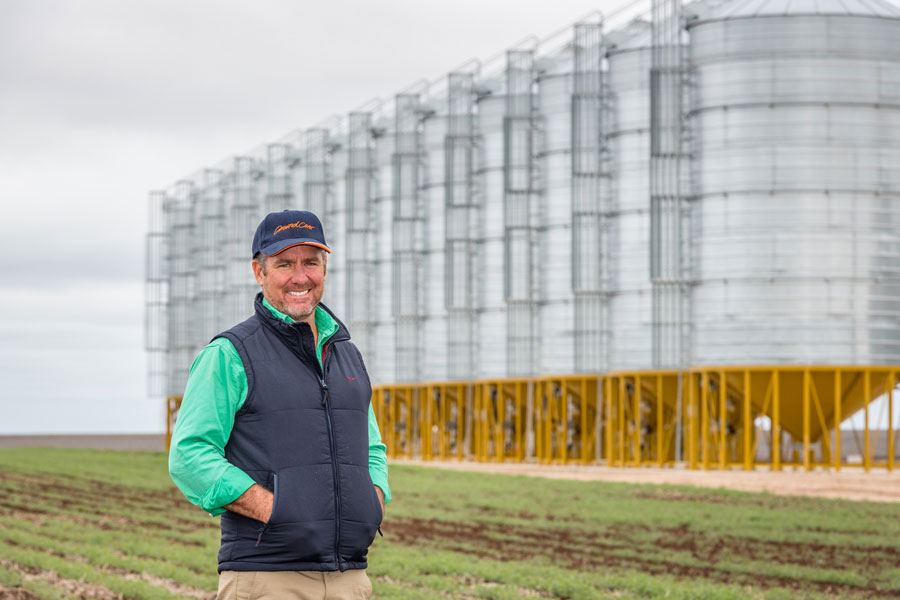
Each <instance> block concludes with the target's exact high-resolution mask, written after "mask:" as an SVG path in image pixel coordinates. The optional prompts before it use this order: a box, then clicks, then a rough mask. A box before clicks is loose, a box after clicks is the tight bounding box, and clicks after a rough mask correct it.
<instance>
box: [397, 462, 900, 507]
mask: <svg viewBox="0 0 900 600" xmlns="http://www.w3.org/2000/svg"><path fill="white" fill-rule="evenodd" d="M390 462H391V463H392V464H401V465H416V466H423V467H434V468H438V469H451V470H455V471H476V472H481V473H505V474H509V475H527V476H529V477H545V478H548V479H575V480H580V481H620V482H626V483H656V484H663V483H665V484H672V485H692V486H698V487H706V488H726V489H732V490H741V491H745V492H769V493H772V494H778V495H786V496H817V497H822V498H842V499H845V500H872V501H875V502H900V472H898V471H893V472H888V471H886V470H883V469H880V470H872V471H870V472H868V473H866V472H864V471H863V470H862V469H852V470H842V471H840V472H835V471H824V470H817V471H810V472H804V471H802V470H792V469H785V470H782V471H778V472H775V471H770V470H769V469H768V468H766V469H763V468H758V469H756V470H754V471H738V470H733V471H718V470H715V471H713V470H710V471H689V470H687V469H684V468H663V469H660V468H658V467H642V468H635V467H605V466H598V465H589V466H581V465H578V466H576V465H553V466H544V465H537V464H528V463H524V464H523V463H479V462H468V461H446V462H441V461H423V460H419V459H398V458H393V459H390Z"/></svg>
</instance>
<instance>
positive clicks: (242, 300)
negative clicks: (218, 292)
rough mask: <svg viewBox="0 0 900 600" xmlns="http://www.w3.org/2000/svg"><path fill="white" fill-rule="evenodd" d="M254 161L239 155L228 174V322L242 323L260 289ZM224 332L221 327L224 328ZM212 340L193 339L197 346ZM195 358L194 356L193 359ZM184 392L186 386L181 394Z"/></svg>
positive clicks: (225, 183) (226, 283)
mask: <svg viewBox="0 0 900 600" xmlns="http://www.w3.org/2000/svg"><path fill="white" fill-rule="evenodd" d="M253 178H254V161H253V159H252V158H250V157H248V156H239V157H235V159H234V160H233V161H232V163H231V171H230V172H229V173H228V174H227V175H226V176H225V181H224V185H225V214H226V223H227V225H226V232H225V235H226V242H225V256H226V261H227V262H226V264H225V314H224V315H223V320H227V321H226V322H228V323H240V322H241V321H243V320H244V319H246V318H247V317H249V316H250V315H251V314H252V313H253V297H254V296H255V295H256V292H257V291H258V290H259V286H258V285H257V283H256V279H255V278H254V277H253V271H252V270H251V269H250V265H249V264H248V263H249V262H250V258H251V257H250V242H251V241H252V240H253V234H254V233H256V226H257V225H259V221H260V220H261V219H262V217H263V215H262V212H261V208H260V204H259V198H258V196H257V190H256V186H255V184H254V179H253ZM220 331H221V330H220ZM208 341H209V340H200V339H195V340H193V342H194V344H196V345H197V349H198V350H199V348H200V347H202V346H203V344H205V343H206V342H208ZM191 360H193V358H192V359H191ZM181 391H184V387H183V386H182V388H181V390H180V391H179V392H178V393H181Z"/></svg>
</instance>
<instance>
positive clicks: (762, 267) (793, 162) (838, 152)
mask: <svg viewBox="0 0 900 600" xmlns="http://www.w3.org/2000/svg"><path fill="white" fill-rule="evenodd" d="M754 6H755V5H754ZM754 6H751V5H750V4H749V3H743V4H730V5H728V6H726V7H722V9H721V10H711V11H709V12H707V13H703V12H701V13H700V14H699V15H698V17H697V19H696V21H695V22H694V23H692V24H691V25H690V27H689V31H690V38H691V67H692V81H693V82H694V85H695V88H694V89H693V90H692V96H693V102H692V106H691V123H690V127H691V131H692V132H693V133H694V135H695V136H696V160H695V162H694V173H693V177H694V180H695V182H696V188H695V190H694V192H695V198H696V200H695V202H696V203H697V209H698V210H696V214H697V222H696V223H695V228H696V233H695V235H694V238H693V252H694V258H695V261H694V263H695V272H694V278H695V281H696V286H695V288H694V314H693V325H694V330H695V345H694V355H693V363H694V364H701V365H702V364H754V363H766V364H887V363H896V362H897V361H898V359H900V339H898V338H900V336H898V326H900V170H898V168H897V165H900V44H898V43H897V40H900V19H898V17H900V10H897V9H895V8H894V7H892V6H890V5H885V4H884V3H869V2H866V3H865V4H862V3H850V4H848V3H845V2H841V3H838V2H837V1H836V0H835V1H834V2H830V3H826V4H825V5H823V4H822V3H819V4H818V5H817V6H818V10H817V11H816V12H817V14H804V13H806V12H807V11H806V10H805V9H804V8H803V7H802V6H799V5H794V4H791V3H790V2H777V3H768V4H766V5H764V6H763V7H762V9H756V8H754ZM848 12H849V13H853V14H847V13H848ZM829 13H832V14H829ZM888 15H891V18H885V17H888Z"/></svg>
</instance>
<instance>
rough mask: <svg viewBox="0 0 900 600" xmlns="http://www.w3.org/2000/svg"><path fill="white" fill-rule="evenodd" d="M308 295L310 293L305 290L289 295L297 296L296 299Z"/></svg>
mask: <svg viewBox="0 0 900 600" xmlns="http://www.w3.org/2000/svg"><path fill="white" fill-rule="evenodd" d="M308 293H309V290H303V291H302V292H288V293H287V295H288V296H295V297H303V296H305V295H307V294H308Z"/></svg>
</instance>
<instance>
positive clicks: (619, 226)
mask: <svg viewBox="0 0 900 600" xmlns="http://www.w3.org/2000/svg"><path fill="white" fill-rule="evenodd" d="M650 29H651V26H650V23H649V22H646V21H634V22H632V23H630V24H628V25H626V26H625V27H624V28H622V29H620V30H618V31H614V32H611V33H610V34H609V35H607V37H606V43H607V46H608V49H609V50H608V54H607V60H608V72H607V83H608V85H607V104H608V119H607V120H606V121H607V123H608V125H607V131H608V134H607V146H608V148H609V153H610V178H609V186H610V189H609V192H608V194H609V208H610V212H609V216H608V228H609V240H608V245H607V247H608V249H609V260H608V261H607V264H608V268H609V273H608V277H609V321H608V323H609V337H608V339H609V349H608V357H609V358H608V368H609V369H611V370H620V369H646V368H648V367H649V366H650V358H651V356H652V343H653V338H652V325H651V300H652V296H651V294H652V290H651V285H650V262H649V258H650V250H649V247H650V186H649V174H650V76H649V72H650V63H651V47H650V43H651V31H650Z"/></svg>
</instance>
